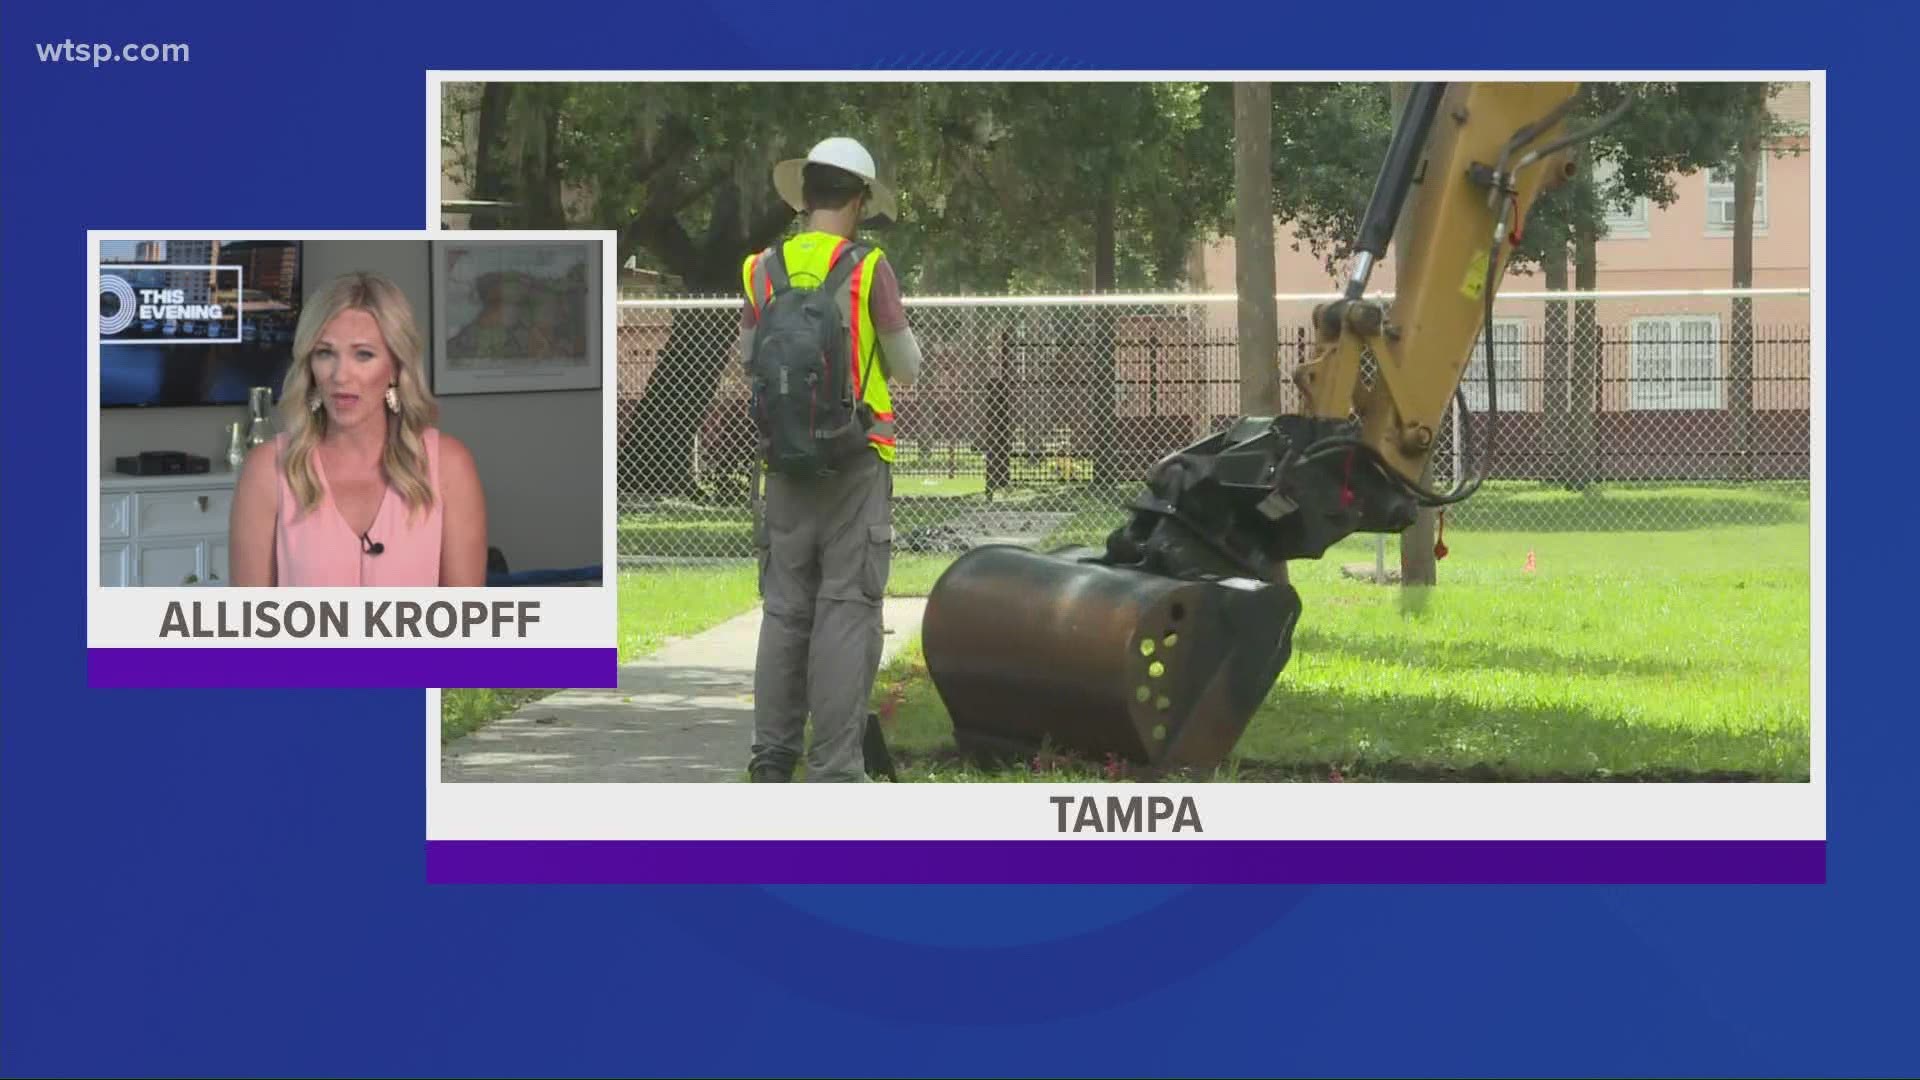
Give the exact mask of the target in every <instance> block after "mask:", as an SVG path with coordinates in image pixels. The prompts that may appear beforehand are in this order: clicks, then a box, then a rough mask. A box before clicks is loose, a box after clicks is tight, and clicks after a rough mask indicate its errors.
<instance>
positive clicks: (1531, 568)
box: [1524, 550, 1535, 574]
mask: <svg viewBox="0 0 1920 1080" xmlns="http://www.w3.org/2000/svg"><path fill="white" fill-rule="evenodd" d="M1534 569H1535V566H1534V561H1533V552H1532V550H1528V552H1527V565H1526V567H1525V568H1524V572H1525V573H1528V574H1531V573H1533V571H1534Z"/></svg>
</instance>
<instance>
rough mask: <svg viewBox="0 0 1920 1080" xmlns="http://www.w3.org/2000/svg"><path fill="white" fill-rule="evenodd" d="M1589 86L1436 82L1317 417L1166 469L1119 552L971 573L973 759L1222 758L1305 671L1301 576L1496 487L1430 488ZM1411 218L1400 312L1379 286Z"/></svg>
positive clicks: (1007, 552) (1333, 312)
mask: <svg viewBox="0 0 1920 1080" xmlns="http://www.w3.org/2000/svg"><path fill="white" fill-rule="evenodd" d="M1578 90H1579V86H1578V84H1574V83H1455V84H1445V83H1422V84H1418V85H1416V86H1415V87H1414V88H1413V89H1412V91H1411V92H1410V93H1409V95H1408V98H1407V102H1406V105H1405V107H1404V110H1403V112H1402V114H1401V117H1400V122H1399V124H1398V125H1396V127H1395V131H1394V136H1393V138H1392V140H1391V142H1390V144H1389V146H1388V149H1387V154H1386V157H1385V159H1384V160H1383V162H1382V164H1381V168H1380V171H1379V174H1378V177H1377V179H1376V181H1375V185H1374V189H1373V193H1372V196H1371V198H1370V199H1369V201H1368V205H1367V210H1366V214H1365V216H1364V217H1363V218H1362V221H1361V226H1360V233H1359V236H1358V238H1357V243H1356V248H1357V251H1356V254H1355V257H1354V262H1353V271H1352V275H1351V277H1350V279H1349V280H1348V282H1347V284H1346V287H1345V289H1344V291H1343V295H1342V296H1341V297H1340V298H1339V299H1337V300H1334V301H1332V302H1329V303H1326V304H1322V305H1320V306H1319V307H1317V308H1316V309H1315V310H1314V312H1313V326H1314V334H1315V343H1314V351H1313V355H1312V358H1311V359H1310V360H1308V361H1306V362H1304V363H1302V364H1300V365H1299V366H1298V367H1296V368H1295V369H1294V370H1293V371H1292V372H1291V378H1292V380H1293V382H1294V384H1295V385H1296V386H1297V387H1299V389H1300V391H1301V395H1302V399H1303V401H1304V403H1305V405H1304V408H1303V409H1302V410H1301V411H1300V412H1298V413H1291V414H1286V415H1278V416H1250V417H1242V418H1241V419H1239V420H1238V421H1237V422H1235V423H1234V424H1232V425H1231V426H1230V427H1229V428H1228V429H1227V430H1225V431H1221V432H1217V433H1215V434H1213V435H1212V436H1210V437H1208V438H1206V439H1204V440H1202V441H1201V442H1199V443H1196V444H1194V445H1192V446H1189V447H1187V448H1185V449H1183V450H1180V451H1178V452H1176V453H1173V454H1170V455H1168V456H1167V457H1166V458H1164V459H1162V460H1161V461H1160V462H1159V463H1158V464H1156V465H1155V466H1154V467H1153V469H1152V470H1150V472H1149V473H1148V476H1147V477H1146V485H1145V487H1146V490H1144V491H1143V492H1141V493H1140V495H1139V496H1138V497H1137V498H1136V499H1135V500H1134V502H1133V504H1132V506H1131V507H1130V514H1129V517H1128V519H1127V520H1126V522H1125V523H1124V524H1122V525H1121V526H1120V527H1118V528H1116V529H1115V530H1114V531H1113V532H1112V534H1111V535H1109V537H1108V538H1107V543H1106V546H1105V549H1104V550H1099V549H1086V548H1070V549H1064V550H1060V551H1053V552H1044V553H1043V552H1037V551H1032V550H1029V549H1026V548H1021V547H1016V546H1011V545H989V546H985V547H979V548H974V549H972V550H970V551H969V552H967V553H966V554H965V555H963V556H961V557H960V558H959V559H957V560H955V562H954V563H953V565H952V566H950V567H949V568H948V569H947V571H946V572H945V573H944V574H943V575H942V576H941V578H940V580H939V581H938V582H936V584H935V585H934V588H933V590H932V592H931V593H930V594H929V597H928V602H927V610H926V614H925V617H924V620H923V623H922V645H923V648H924V652H925V655H926V660H927V667H928V671H929V673H930V674H931V676H932V677H933V680H934V684H935V686H936V688H937V689H938V690H939V692H940V695H941V697H942V699H943V701H944V702H945V704H946V706H947V710H948V714H949V716H950V717H951V718H952V721H953V725H954V736H955V740H956V742H957V743H958V744H959V746H960V749H961V750H962V752H963V753H965V754H967V755H968V756H969V757H972V758H975V759H982V760H987V761H994V760H1004V759H1007V758H1012V757H1022V758H1024V757H1026V756H1029V755H1030V754H1031V753H1032V752H1033V751H1034V750H1035V749H1037V748H1039V747H1041V746H1043V745H1047V746H1051V747H1053V748H1055V749H1060V750H1069V751H1073V752H1078V753H1082V754H1087V755H1090V756H1093V757H1095V758H1101V757H1105V756H1107V755H1113V756H1116V757H1119V758H1122V759H1125V760H1129V761H1133V762H1136V763H1140V764H1145V765H1147V766H1150V767H1153V768H1158V769H1168V768H1181V767H1185V768H1207V767H1210V766H1212V765H1214V764H1217V763H1219V762H1220V761H1221V760H1223V759H1224V758H1225V757H1226V756H1227V754H1228V753H1229V752H1230V751H1231V750H1232V748H1233V746H1234V744H1235V743H1236V742H1238V740H1239V738H1240V735H1241V733H1242V732H1243V731H1244V730H1245V728H1246V724H1247V722H1248V721H1249V720H1250V719H1251V717H1252V715H1253V712H1254V710H1255V709H1257V708H1258V707H1259V705H1260V703H1261V702H1262V701H1263V700H1265V698H1266V696H1267V694H1268V692H1269V691H1270V690H1271V689H1272V686H1273V683H1274V681H1275V680H1276V679H1277V678H1278V677H1279V674H1280V672H1281V670H1282V669H1283V668H1284V667H1285V666H1286V664H1287V662H1288V660H1289V658H1290V657H1291V654H1292V638H1293V630H1294V627H1295V625H1296V624H1297V622H1298V619H1299V616H1300V614H1301V604H1300V598H1299V595H1298V593H1296V592H1295V590H1294V589H1293V587H1292V586H1291V585H1290V584H1289V583H1288V581H1287V574H1286V564H1287V562H1288V561H1289V560H1292V559H1301V558H1319V557H1320V556H1321V555H1322V554H1324V553H1325V552H1326V550H1327V549H1328V548H1329V547H1331V546H1332V545H1334V544H1336V543H1338V542H1339V541H1340V540H1342V539H1344V538H1346V537H1347V536H1349V535H1351V534H1353V533H1356V532H1374V533H1387V532H1400V531H1402V530H1404V529H1406V528H1407V527H1408V526H1409V525H1411V524H1413V522H1414V520H1415V516H1416V514H1417V513H1418V511H1419V510H1420V508H1421V507H1423V506H1445V505H1449V504H1451V503H1456V502H1459V501H1461V500H1463V499H1465V498H1467V497H1469V496H1470V495H1471V494H1472V493H1473V491H1474V490H1475V489H1477V488H1478V486H1479V483H1480V480H1482V479H1484V475H1485V473H1484V470H1485V464H1486V454H1485V451H1484V448H1480V449H1479V452H1478V454H1477V459H1478V462H1479V465H1480V472H1479V473H1478V474H1477V475H1476V476H1474V477H1471V478H1467V479H1464V480H1462V481H1461V482H1458V483H1456V485H1455V486H1454V487H1453V488H1452V489H1451V490H1448V491H1436V490H1432V489H1430V488H1428V487H1426V486H1424V485H1423V483H1422V476H1423V474H1424V473H1425V470H1426V465H1427V461H1428V458H1429V457H1430V456H1431V455H1432V453H1433V450H1434V446H1435V436H1436V432H1438V431H1439V430H1440V429H1441V424H1442V421H1443V419H1444V417H1445V415H1446V412H1447V409H1448V406H1449V404H1450V402H1451V401H1452V400H1453V398H1454V397H1455V396H1456V395H1458V394H1459V392H1460V390H1459V388H1460V383H1461V378H1462V373H1463V372H1464V371H1465V369H1466V366H1467V363H1468V361H1469V359H1470V356H1471V353H1472V350H1473V347H1474V343H1475V340H1476V338H1477V337H1479V336H1480V335H1481V334H1482V333H1483V332H1486V331H1489V330H1490V329H1491V326H1492V315H1493V301H1494V296H1495V293H1496V291H1497V289H1498V287H1499V284H1500V280H1501V278H1502V276H1503V274H1504V272H1505V269H1506V264H1507V261H1508V257H1509V256H1510V254H1511V252H1512V249H1513V246H1514V244H1515V243H1517V241H1518V238H1519V235H1520V232H1521V229H1522V227H1523V224H1524V222H1525V221H1526V218H1527V214H1528V212H1529V211H1530V210H1531V208H1532V207H1533V205H1534V202H1535V200H1536V199H1537V198H1538V197H1539V196H1540V194H1541V193H1542V192H1544V191H1545V190H1547V189H1548V187H1549V186H1551V185H1555V184H1558V183H1560V182H1562V181H1564V180H1565V179H1566V178H1567V177H1568V176H1569V175H1570V174H1571V158H1570V156H1569V149H1570V148H1571V147H1572V146H1573V145H1574V144H1575V143H1576V142H1578V141H1579V140H1581V139H1582V138H1585V137H1588V136H1590V135H1591V134H1592V133H1593V131H1594V130H1597V128H1598V127H1599V126H1600V125H1595V126H1594V127H1593V128H1589V129H1586V130H1585V131H1580V132H1573V133H1569V132H1568V131H1567V124H1566V119H1567V116H1568V113H1569V112H1570V111H1571V107H1572V105H1573V103H1574V101H1575V96H1576V94H1577V92H1578ZM1615 115H1616V116H1617V115H1618V114H1617V113H1616V114H1615ZM1612 118H1613V117H1609V118H1607V120H1606V121H1603V122H1602V123H1605V122H1610V121H1611V119H1612ZM1403 213H1404V214H1405V215H1406V221H1405V231H1404V233H1403V234H1402V235H1403V238H1404V239H1403V249H1402V250H1398V251H1396V253H1395V254H1396V272H1395V277H1396V281H1395V286H1396V289H1395V294H1394V296H1393V300H1392V302H1391V303H1390V304H1384V305H1383V304H1382V303H1380V302H1379V301H1378V300H1377V299H1372V298H1369V297H1368V295H1367V291H1366V290H1367V284H1368V280H1369V278H1370V276H1371V273H1372V270H1373V268H1374V267H1375V266H1376V265H1377V264H1378V262H1379V260H1380V258H1381V257H1382V256H1383V255H1384V254H1385V253H1386V250H1387V247H1388V243H1389V241H1390V240H1391V239H1392V238H1393V236H1394V234H1395V232H1396V227H1397V226H1399V225H1400V223H1401V221H1402V215H1403ZM1488 340H1489V343H1491V334H1490V333H1489V334H1488ZM1369 358H1371V361H1372V364H1371V369H1372V375H1371V378H1368V377H1366V373H1367V367H1368V364H1367V361H1368V359H1369ZM1494 369H1495V365H1494V364H1493V363H1491V362H1489V363H1488V364H1487V372H1488V378H1489V380H1490V382H1491V380H1492V379H1493V378H1494V377H1495V376H1494ZM1493 390H1494V387H1492V386H1490V387H1489V393H1488V395H1487V398H1488V402H1489V406H1490V411H1489V413H1488V417H1487V418H1488V419H1489V420H1492V419H1493V418H1494V416H1495V414H1494V413H1493V412H1492V411H1491V409H1492V407H1493V406H1494V405H1495V404H1497V395H1496V393H1494V392H1493ZM1462 413H1463V415H1465V414H1466V411H1465V410H1462ZM1475 426H1476V427H1477V426H1478V425H1477V424H1476V425H1475ZM1471 434H1472V433H1469V435H1471ZM1469 441H1470V442H1471V441H1473V440H1471V439H1470V440H1469ZM1478 441H1479V442H1481V443H1485V442H1486V440H1485V439H1484V438H1481V439H1479V440H1478ZM1470 449H1472V448H1471V447H1470Z"/></svg>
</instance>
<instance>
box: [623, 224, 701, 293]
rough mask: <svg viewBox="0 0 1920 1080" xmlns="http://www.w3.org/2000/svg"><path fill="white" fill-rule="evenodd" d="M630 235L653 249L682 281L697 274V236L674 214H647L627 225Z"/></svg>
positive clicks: (648, 249)
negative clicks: (694, 245)
mask: <svg viewBox="0 0 1920 1080" xmlns="http://www.w3.org/2000/svg"><path fill="white" fill-rule="evenodd" d="M627 235H628V236H629V237H631V238H632V242H633V244H634V245H635V246H637V247H642V248H645V249H646V250H647V251H649V252H652V253H653V255H654V256H655V257H657V258H658V259H659V260H660V263H661V265H663V266H665V267H666V268H667V272H668V273H670V274H673V275H675V276H676V277H679V278H680V279H682V280H691V279H692V278H694V277H695V276H696V273H697V270H698V259H697V256H696V254H695V252H694V247H693V239H692V238H691V237H689V236H688V235H687V230H686V229H684V228H681V226H680V222H679V221H678V220H676V219H675V218H674V217H673V216H672V215H670V214H669V215H667V216H665V217H660V216H656V215H653V214H646V213H643V214H641V215H640V216H639V217H636V218H634V219H633V222H632V224H630V225H628V226H627Z"/></svg>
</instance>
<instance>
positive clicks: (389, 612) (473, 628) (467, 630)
mask: <svg viewBox="0 0 1920 1080" xmlns="http://www.w3.org/2000/svg"><path fill="white" fill-rule="evenodd" d="M356 607H357V608H358V610H359V626H360V634H361V636H364V637H369V638H430V637H432V638H452V637H459V638H467V637H476V636H478V637H495V638H499V637H521V638H524V637H526V636H527V628H528V627H530V626H533V625H534V624H536V623H538V622H539V621H540V602H539V601H538V600H495V601H492V602H482V601H478V600H466V601H460V602H455V601H450V600H436V601H433V602H431V603H426V604H422V603H419V602H418V601H414V600H366V601H361V602H359V603H358V604H355V603H354V602H353V601H348V600H323V601H320V602H318V603H314V602H310V601H306V600H290V601H284V602H283V601H279V600H241V601H229V600H215V601H210V602H209V601H200V600H193V601H180V600H175V601H172V602H170V603H168V604H167V610H166V614H165V615H163V616H162V617H161V620H160V636H161V637H163V638H168V637H184V638H278V637H289V638H309V637H322V638H327V637H340V638H344V637H352V636H354V635H353V634H352V633H351V632H350V627H351V626H352V625H353V616H354V612H355V609H356Z"/></svg>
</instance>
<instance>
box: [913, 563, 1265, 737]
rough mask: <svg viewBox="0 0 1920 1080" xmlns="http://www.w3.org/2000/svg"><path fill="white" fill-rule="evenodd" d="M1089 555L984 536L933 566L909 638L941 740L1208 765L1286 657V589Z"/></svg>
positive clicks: (1236, 730) (1238, 732)
mask: <svg viewBox="0 0 1920 1080" xmlns="http://www.w3.org/2000/svg"><path fill="white" fill-rule="evenodd" d="M1098 556H1099V553H1098V552H1096V551H1093V550H1091V549H1086V548H1078V549H1065V550H1061V551H1056V552H1052V553H1041V552H1037V551H1032V550H1029V549H1026V548H1021V547H1014V546H1008V545H987V546H983V547H977V548H974V549H972V550H971V551H968V552H967V553H966V554H965V555H962V556H961V557H960V558H959V559H957V560H955V561H954V563H953V565H952V566H950V567H948V569H947V571H946V573H944V574H942V575H941V577H940V580H939V581H938V582H936V583H935V585H934V587H933V591H932V593H931V594H930V595H929V596H928V599H927V609H926V614H925V616H924V619H923V622H922V624H921V641H922V647H923V648H924V650H925V653H926V660H927V670H928V672H929V673H930V674H931V675H932V676H933V682H934V686H935V687H936V688H937V689H938V691H939V693H940V697H941V699H942V700H943V701H944V702H945V703H946V706H947V712H948V714H949V716H950V717H951V718H952V721H953V730H954V741H955V742H956V744H957V745H958V746H959V748H960V750H961V752H962V754H963V755H965V756H967V757H969V758H971V759H973V760H975V761H979V762H983V763H1001V762H1006V761H1009V760H1012V759H1015V758H1019V759H1025V758H1028V757H1030V756H1031V755H1032V754H1033V753H1034V751H1035V750H1037V749H1038V748H1039V747H1040V746H1041V745H1042V744H1043V743H1045V744H1046V745H1048V746H1050V747H1051V748H1053V749H1055V750H1059V751H1067V752H1072V753H1076V754H1081V755H1086V756H1089V757H1092V758H1094V759H1095V760H1103V759H1104V758H1105V757H1106V756H1107V755H1108V754H1112V755H1115V756H1117V757H1118V758H1119V759H1121V760H1124V761H1128V762H1132V763H1136V764H1140V765H1145V766H1147V767H1148V768H1150V769H1154V770H1165V769H1178V768H1195V769H1205V768H1210V767H1212V766H1214V765H1216V764H1219V763H1220V762H1222V761H1223V760H1224V759H1225V758H1226V756H1227V754H1228V752H1229V751H1231V750H1232V749H1233V746H1234V744H1235V743H1236V742H1237V741H1238V740H1239V738H1240V735H1241V733H1242V732H1243V731H1244V730H1245V729H1246V726H1247V721H1248V720H1249V719H1250V718H1251V717H1252V716H1253V712H1254V710H1255V709H1257V708H1258V707H1259V705H1260V702H1261V701H1262V700H1264V699H1265V698H1266V695H1267V692H1268V690H1270V689H1271V688H1272V686H1273V682H1274V680H1275V679H1276V678H1278V677H1279V674H1280V671H1281V669H1282V668H1283V667H1285V666H1286V663H1287V659H1288V657H1289V655H1290V654H1291V651H1292V647H1291V641H1292V636H1293V635H1292V631H1293V625H1294V622H1295V620H1296V619H1298V618H1299V615H1300V598H1299V596H1298V594H1296V593H1295V592H1294V590H1293V588H1292V586H1290V585H1288V584H1286V583H1285V582H1284V581H1283V582H1280V583H1271V582H1266V581H1255V580H1252V579H1246V578H1231V579H1227V580H1224V581H1190V580H1180V579H1176V578H1170V577H1164V576H1159V575H1155V574H1149V573H1142V572H1140V571H1138V570H1132V569H1125V568H1117V567H1113V566H1107V565H1102V564H1100V563H1098V562H1096V561H1095V560H1096V559H1097V558H1098Z"/></svg>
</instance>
